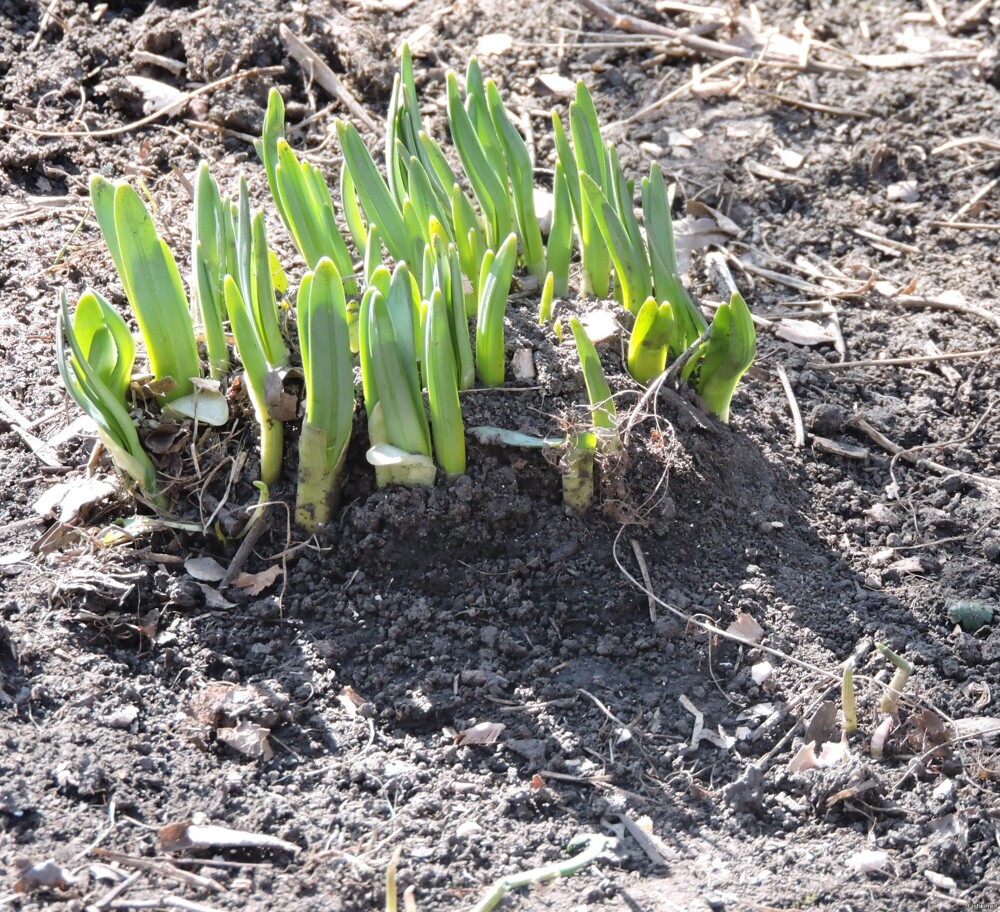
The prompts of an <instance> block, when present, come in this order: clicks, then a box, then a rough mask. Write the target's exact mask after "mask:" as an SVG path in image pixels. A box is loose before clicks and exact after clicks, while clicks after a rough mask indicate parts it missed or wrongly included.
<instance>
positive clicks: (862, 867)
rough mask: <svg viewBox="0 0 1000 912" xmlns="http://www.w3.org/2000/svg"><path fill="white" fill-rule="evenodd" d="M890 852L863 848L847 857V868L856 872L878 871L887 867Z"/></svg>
mask: <svg viewBox="0 0 1000 912" xmlns="http://www.w3.org/2000/svg"><path fill="white" fill-rule="evenodd" d="M888 861H889V853H888V852H882V851H880V850H878V849H862V850H861V851H860V852H855V853H854V854H853V855H851V856H850V857H849V858H848V859H847V869H848V870H849V871H853V872H854V873H855V874H869V873H878V872H881V871H883V870H884V869H885V866H886V864H887V863H888Z"/></svg>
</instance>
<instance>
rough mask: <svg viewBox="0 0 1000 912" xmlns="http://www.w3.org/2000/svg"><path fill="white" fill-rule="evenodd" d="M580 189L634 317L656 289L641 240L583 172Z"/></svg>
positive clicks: (624, 298)
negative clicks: (653, 285) (633, 233)
mask: <svg viewBox="0 0 1000 912" xmlns="http://www.w3.org/2000/svg"><path fill="white" fill-rule="evenodd" d="M580 187H581V189H582V191H583V195H584V199H586V200H587V203H588V204H589V206H590V214H591V217H592V218H593V220H594V221H595V222H596V224H597V226H598V229H599V230H600V232H601V235H602V236H603V237H604V240H605V242H606V244H607V248H608V250H610V251H611V258H612V260H613V261H614V264H615V272H616V275H617V277H618V281H619V283H620V284H621V291H622V304H623V306H624V307H625V309H626V310H627V311H629V313H631V314H633V316H634V315H635V314H637V313H638V312H639V308H640V307H641V306H642V302H643V301H645V300H646V298H648V297H649V296H650V294H651V293H652V290H653V288H652V281H651V277H650V273H649V261H648V260H647V259H646V250H645V246H644V245H643V243H642V238H641V237H639V236H638V230H637V231H636V236H635V237H633V236H632V235H631V233H630V232H629V230H628V229H627V228H626V227H625V225H624V224H623V222H622V220H621V218H620V216H619V214H618V212H617V211H616V210H615V208H614V207H613V206H612V205H611V203H609V202H608V200H607V197H605V195H604V193H603V192H602V190H601V188H600V187H599V186H598V185H597V183H596V182H595V181H594V180H593V179H592V178H591V177H590V175H589V174H585V173H584V172H583V171H581V172H580Z"/></svg>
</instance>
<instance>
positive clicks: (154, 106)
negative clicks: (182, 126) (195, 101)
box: [125, 76, 187, 114]
mask: <svg viewBox="0 0 1000 912" xmlns="http://www.w3.org/2000/svg"><path fill="white" fill-rule="evenodd" d="M125 78H126V79H127V80H128V82H129V83H130V84H131V85H132V88H134V89H136V90H137V91H138V92H139V93H140V94H141V95H142V97H143V103H142V113H143V114H155V113H156V112H157V111H169V110H173V109H175V108H176V109H177V110H178V111H179V110H180V109H181V108H182V107H183V106H184V105H185V104H186V103H187V96H186V95H185V94H184V93H183V92H182V91H181V90H180V89H177V88H174V87H173V86H172V85H167V84H166V83H165V82H160V81H159V80H158V79H150V78H148V77H147V76H126V77H125Z"/></svg>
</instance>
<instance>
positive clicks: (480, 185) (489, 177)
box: [448, 72, 514, 250]
mask: <svg viewBox="0 0 1000 912" xmlns="http://www.w3.org/2000/svg"><path fill="white" fill-rule="evenodd" d="M470 97H473V96H470ZM478 107H479V106H478V105H477V104H473V109H474V110H477V109H478ZM483 107H484V108H485V99H484V102H483ZM483 114H484V116H485V121H483V123H489V127H488V129H487V128H486V127H484V128H483V132H482V134H480V133H478V132H477V129H476V127H475V126H473V121H472V119H471V117H470V115H469V113H468V112H467V111H466V109H465V107H464V106H463V104H462V99H461V96H460V94H459V88H458V79H457V78H456V76H455V74H454V73H452V72H449V73H448V125H449V128H450V129H451V138H452V141H453V142H454V144H455V148H456V149H457V150H458V156H459V158H460V159H461V160H462V167H463V168H464V169H465V173H466V176H467V177H468V178H469V183H470V184H471V185H472V190H473V192H474V193H475V196H476V199H477V200H478V201H479V206H480V208H481V209H482V211H483V215H484V221H485V223H486V240H487V244H488V246H489V248H490V249H491V250H496V249H497V248H498V247H499V246H500V244H501V243H502V242H503V239H504V238H506V237H507V235H508V234H509V233H510V231H511V229H512V228H513V226H514V220H513V218H512V215H511V202H510V198H509V195H508V190H507V166H506V162H505V159H504V156H503V150H502V148H501V147H500V146H499V141H497V146H496V148H495V149H492V148H491V149H490V151H489V152H487V150H486V149H485V148H484V146H483V144H482V141H481V136H482V135H486V136H487V137H488V136H489V135H490V133H491V132H492V131H493V125H492V122H490V121H489V113H488V111H486V110H484V111H483Z"/></svg>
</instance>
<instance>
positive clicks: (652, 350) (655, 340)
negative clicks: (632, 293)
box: [628, 298, 674, 386]
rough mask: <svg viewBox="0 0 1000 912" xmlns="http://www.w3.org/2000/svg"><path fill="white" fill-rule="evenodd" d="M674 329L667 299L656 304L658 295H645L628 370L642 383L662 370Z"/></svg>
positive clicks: (637, 318)
mask: <svg viewBox="0 0 1000 912" xmlns="http://www.w3.org/2000/svg"><path fill="white" fill-rule="evenodd" d="M673 331H674V314H673V309H672V308H671V307H670V304H669V303H668V302H667V301H664V302H663V303H662V304H657V303H656V298H646V301H645V303H644V304H643V305H642V307H641V308H640V309H639V314H638V316H637V317H636V318H635V325H634V326H633V327H632V333H631V335H630V336H629V341H628V372H629V373H630V374H631V375H632V376H633V377H634V378H635V380H636V381H638V382H639V383H641V384H642V385H643V386H647V385H648V384H649V383H651V382H652V381H653V380H655V379H656V378H657V377H658V376H659V375H660V374H662V373H663V369H664V368H665V367H666V365H667V352H668V349H669V347H670V338H671V336H672V335H673Z"/></svg>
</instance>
